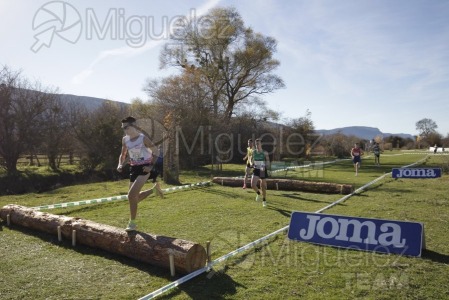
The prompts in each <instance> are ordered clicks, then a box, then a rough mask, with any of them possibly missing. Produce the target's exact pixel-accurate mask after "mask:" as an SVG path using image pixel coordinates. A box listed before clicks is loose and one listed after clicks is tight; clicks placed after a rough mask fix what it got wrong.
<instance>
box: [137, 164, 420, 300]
mask: <svg viewBox="0 0 449 300" xmlns="http://www.w3.org/2000/svg"><path fill="white" fill-rule="evenodd" d="M426 159H427V156H426V157H425V158H423V159H421V160H419V161H417V162H415V163H413V164H410V165H407V166H404V167H403V168H409V167H412V166H414V165H417V164H420V163H421V162H422V161H425V160H426ZM388 175H391V172H389V173H385V174H384V175H382V176H380V177H378V178H376V179H374V180H373V181H371V182H369V183H367V184H365V185H364V186H362V187H360V188H358V189H356V190H355V191H354V192H352V193H351V194H349V195H346V196H344V197H343V198H341V199H339V200H337V201H335V202H332V203H331V204H329V205H327V206H326V207H323V208H322V209H319V210H317V211H316V212H315V213H321V212H323V211H324V210H327V209H329V208H331V207H332V206H335V205H337V204H338V203H341V202H343V201H345V200H347V199H348V198H349V197H351V196H353V195H355V194H357V193H360V192H361V191H363V190H365V189H366V188H367V187H369V186H370V185H372V184H374V183H376V182H377V181H379V180H381V179H383V178H384V177H386V176H388ZM288 227H289V225H287V226H285V227H283V228H281V229H278V230H276V231H274V232H272V233H270V234H268V235H266V236H264V237H261V238H260V239H257V240H255V241H253V242H251V243H249V244H246V245H245V246H242V247H240V248H238V249H236V250H234V251H232V252H229V253H228V254H226V255H223V256H221V257H219V258H217V259H216V260H214V261H212V262H210V263H209V264H208V265H207V266H205V267H203V268H201V269H198V270H196V271H194V272H192V273H189V274H187V275H186V276H184V277H181V278H179V279H178V280H176V281H173V282H171V283H169V284H167V285H166V286H163V287H161V288H160V289H158V290H156V291H154V292H152V293H150V294H148V295H145V296H143V297H141V298H139V300H148V299H153V298H154V297H157V296H159V295H161V294H163V293H165V292H167V291H169V290H171V289H172V288H175V287H177V286H179V285H181V284H183V283H184V282H186V281H188V280H190V279H192V278H194V277H196V276H198V275H200V274H202V273H204V272H206V271H209V270H210V268H211V267H213V266H214V265H216V264H218V263H220V262H222V261H225V260H226V259H228V258H230V257H232V256H235V255H237V254H239V253H241V252H243V251H245V250H248V249H251V248H253V247H255V246H256V245H258V244H260V243H261V242H263V241H265V240H267V239H269V238H271V237H273V236H275V235H277V234H279V233H281V232H284V231H286V230H288Z"/></svg>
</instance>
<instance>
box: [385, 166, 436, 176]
mask: <svg viewBox="0 0 449 300" xmlns="http://www.w3.org/2000/svg"><path fill="white" fill-rule="evenodd" d="M391 176H392V177H393V178H437V177H441V168H393V169H392V175H391Z"/></svg>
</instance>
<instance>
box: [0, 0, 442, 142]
mask: <svg viewBox="0 0 449 300" xmlns="http://www.w3.org/2000/svg"><path fill="white" fill-rule="evenodd" d="M63 3H64V2H62V1H54V2H52V1H24V0H15V1H10V0H0V40H1V47H0V64H2V65H5V64H6V65H8V66H10V67H11V68H13V69H15V70H18V69H21V70H22V72H23V75H24V76H26V77H28V78H30V79H32V80H34V79H35V80H39V81H40V82H41V83H42V84H43V85H46V86H52V87H54V88H58V89H59V92H61V93H67V94H75V95H84V96H92V97H99V98H108V99H112V100H117V101H123V102H130V100H131V99H133V98H136V97H139V98H141V99H143V100H146V99H147V96H146V94H145V93H144V92H143V91H142V87H143V85H144V83H145V80H146V79H147V78H157V77H164V76H166V75H168V74H170V73H172V72H174V71H175V70H160V69H159V53H160V49H161V46H162V45H163V44H164V43H166V42H167V39H166V38H165V37H164V36H166V34H164V33H166V32H167V28H168V26H165V25H166V24H167V23H169V21H170V20H173V19H174V18H175V17H176V16H180V15H187V16H189V15H190V16H193V15H195V16H197V17H200V16H201V15H203V14H204V13H205V12H207V10H208V9H210V8H212V7H214V6H233V7H235V8H236V9H237V10H238V11H239V13H240V14H241V16H242V17H243V20H244V21H245V25H247V26H250V27H252V28H253V29H254V30H255V31H257V32H260V33H262V34H264V35H268V36H272V37H274V38H276V40H277V41H278V51H277V53H276V54H275V57H276V58H277V59H279V60H280V62H281V66H280V67H279V68H278V70H277V71H276V73H277V74H278V75H279V76H281V77H282V78H283V79H284V81H285V83H286V88H285V89H282V90H278V91H276V92H275V93H273V94H270V95H266V96H265V97H264V98H263V99H264V100H265V101H266V102H267V103H268V106H269V107H270V108H271V109H273V110H276V111H279V112H281V116H282V118H283V119H291V118H298V117H301V116H304V114H305V112H306V110H307V109H308V110H310V112H311V113H312V120H313V121H314V124H315V127H316V128H317V129H332V128H337V127H345V126H370V127H377V128H379V129H380V130H381V131H383V132H388V133H409V134H417V131H416V128H415V123H416V122H417V121H419V120H421V119H422V118H430V119H432V120H434V121H435V122H436V123H437V125H438V128H437V131H438V132H440V133H441V134H443V135H444V136H446V134H448V133H449V117H448V112H449V101H448V100H449V99H448V98H449V1H448V0H445V1H440V0H422V1H417V0H352V1H348V0H341V1H330V0H326V1H324V0H313V1H312V0H307V1H303V0H299V1H298V0H297V1H275V0H273V1H271V0H265V1H262V0H260V1H247V0H239V1H219V0H209V1H208V0H203V1H199V0H193V1H183V0H176V1H132V0H130V1H87V0H86V1H83V0H76V1H75V0H74V1H65V3H68V4H70V6H68V5H66V6H64V5H63ZM61 7H65V8H66V13H65V16H66V19H65V21H64V22H65V23H64V26H66V27H64V28H63V30H60V31H58V33H59V34H55V35H52V34H50V35H47V36H45V34H48V33H49V32H48V31H46V32H44V33H43V35H39V36H38V34H40V33H41V32H43V31H45V30H44V29H45V28H48V27H49V24H56V23H57V22H58V21H55V20H54V19H53V20H52V18H51V14H49V13H48V12H49V11H51V12H53V14H54V15H57V16H59V17H60V16H62V15H64V14H63V12H62V11H60V10H59V9H60V8H61ZM77 13H78V14H79V17H78V15H77ZM108 16H109V17H111V16H117V20H119V21H120V20H121V21H123V22H122V23H123V24H124V23H126V22H128V24H131V22H130V20H134V23H133V24H134V27H132V28H131V29H126V27H125V26H121V25H120V22H116V23H114V24H116V25H117V27H116V28H117V32H116V34H115V35H114V33H113V31H112V30H113V29H110V31H105V33H104V36H102V37H101V36H99V34H98V30H97V31H95V22H97V24H103V23H105V22H106V19H107V17H108ZM142 20H146V21H145V22H148V24H150V25H149V26H148V27H147V29H146V35H145V37H146V39H142V40H141V41H139V39H138V38H137V37H138V35H137V34H136V35H135V36H136V39H135V40H130V39H129V38H130V36H131V34H132V31H130V30H133V29H134V30H136V29H137V27H136V26H137V25H138V24H143V22H144V21H142ZM47 21H50V23H45V22H47ZM77 21H79V22H78V23H77ZM33 22H34V23H33ZM52 22H53V23H52ZM55 22H56V23H55ZM33 25H34V26H35V29H33ZM39 25H41V26H39ZM57 26H63V25H61V22H60V23H59V25H57ZM70 26H72V27H70ZM77 26H80V27H77ZM58 28H60V27H58ZM148 28H151V30H150V29H148ZM50 33H51V32H50ZM126 33H128V35H127V34H126ZM36 36H37V37H39V38H40V39H39V40H36V38H35V37H36ZM140 37H142V36H141V35H140ZM45 38H47V39H48V40H46V42H47V43H48V44H49V47H46V46H45V45H42V41H45ZM33 46H34V48H33ZM33 50H34V51H33Z"/></svg>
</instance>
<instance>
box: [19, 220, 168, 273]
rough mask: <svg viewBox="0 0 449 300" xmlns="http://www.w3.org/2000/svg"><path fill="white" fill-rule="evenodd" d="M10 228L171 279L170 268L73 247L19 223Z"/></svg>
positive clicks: (56, 244) (68, 243)
mask: <svg viewBox="0 0 449 300" xmlns="http://www.w3.org/2000/svg"><path fill="white" fill-rule="evenodd" d="M11 229H13V230H16V231H19V232H21V233H23V234H25V235H28V236H33V237H37V238H39V239H41V240H42V241H43V242H46V243H51V244H53V245H55V246H57V247H61V248H64V249H67V250H72V251H76V252H77V253H80V254H82V255H88V256H89V255H90V256H96V257H102V258H104V259H107V260H113V261H116V262H119V263H121V264H123V265H127V266H129V267H132V268H136V269H138V270H140V271H142V272H145V273H147V274H149V275H152V276H157V277H161V278H166V279H168V280H171V278H172V277H171V276H170V270H168V269H164V268H161V267H158V266H153V265H150V264H148V263H142V262H140V261H137V260H134V259H132V258H128V257H126V256H122V255H120V254H114V253H111V252H108V251H105V250H102V249H98V248H91V247H89V246H87V245H83V244H77V245H76V246H75V247H73V246H72V243H71V241H69V240H64V239H63V240H62V241H61V242H59V241H58V237H57V235H56V234H55V235H51V234H49V233H46V232H41V231H37V230H33V229H29V228H26V227H22V226H20V225H16V224H14V225H13V226H11Z"/></svg>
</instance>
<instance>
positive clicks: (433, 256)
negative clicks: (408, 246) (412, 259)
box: [422, 249, 449, 264]
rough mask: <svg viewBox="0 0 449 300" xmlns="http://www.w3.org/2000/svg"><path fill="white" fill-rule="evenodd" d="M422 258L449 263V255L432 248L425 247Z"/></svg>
mask: <svg viewBox="0 0 449 300" xmlns="http://www.w3.org/2000/svg"><path fill="white" fill-rule="evenodd" d="M422 258H424V259H428V260H431V261H433V262H437V263H443V264H448V263H449V255H447V254H442V253H438V252H435V251H432V250H428V249H423V252H422Z"/></svg>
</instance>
